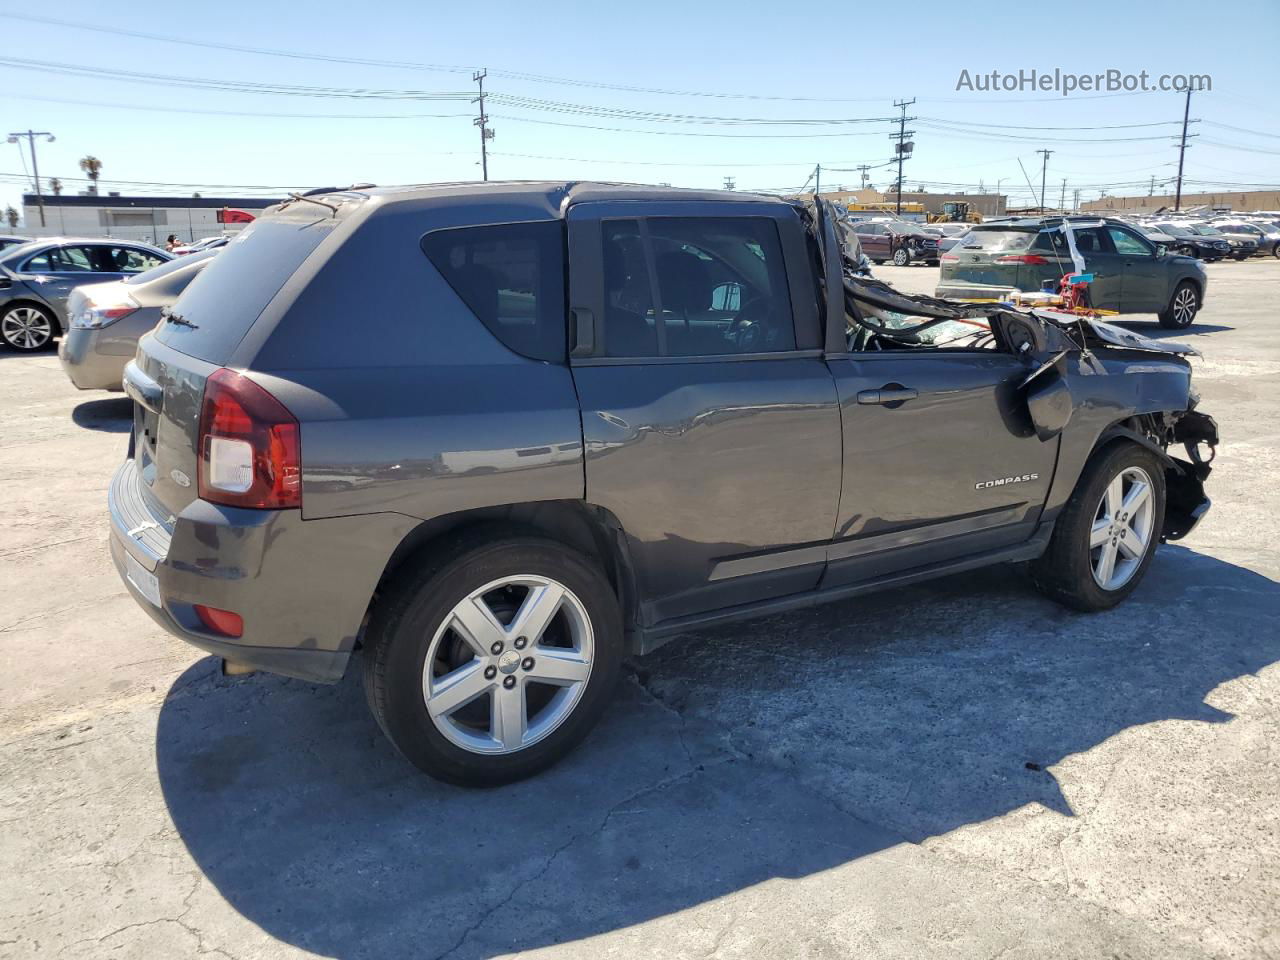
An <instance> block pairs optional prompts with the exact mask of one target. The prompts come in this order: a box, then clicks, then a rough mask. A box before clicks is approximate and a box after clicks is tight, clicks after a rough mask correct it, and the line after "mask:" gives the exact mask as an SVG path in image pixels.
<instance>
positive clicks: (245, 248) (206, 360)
mask: <svg viewBox="0 0 1280 960" xmlns="http://www.w3.org/2000/svg"><path fill="white" fill-rule="evenodd" d="M289 213H290V214H293V215H292V216H285V215H274V216H271V217H268V218H266V219H262V220H259V221H257V222H256V223H254V224H253V225H252V226H250V227H247V228H246V229H245V230H244V231H243V232H242V233H241V234H239V235H238V236H237V237H236V239H235V240H234V241H233V242H232V243H230V244H228V245H227V246H226V247H224V248H223V249H222V251H221V252H220V253H219V254H218V255H217V256H216V257H215V258H214V259H213V260H212V262H211V263H210V264H209V266H208V267H207V268H205V269H204V270H202V271H200V273H199V275H198V276H196V277H195V279H194V280H192V281H191V283H190V285H189V286H187V288H186V290H185V291H183V293H182V295H181V296H180V297H178V299H177V301H176V302H175V303H174V304H173V305H172V307H170V308H169V311H168V313H167V314H166V316H167V317H168V319H167V320H166V321H163V322H161V323H160V324H159V325H158V326H157V327H156V329H155V330H154V331H152V332H151V333H149V334H147V335H146V336H145V337H143V338H142V340H141V341H139V344H138V353H137V356H136V357H135V358H134V361H133V362H132V363H130V364H129V366H128V367H127V368H126V370H125V390H126V392H127V393H128V394H129V396H130V397H132V398H133V400H134V412H133V437H132V441H131V444H130V447H131V455H132V457H133V459H134V469H135V472H136V474H137V478H138V480H137V483H138V487H139V490H140V493H141V494H142V499H143V500H144V502H145V503H146V504H147V506H148V508H149V509H150V510H151V512H152V514H153V515H154V516H155V517H156V519H157V520H158V521H160V522H163V523H165V524H166V525H167V524H168V523H169V522H170V520H171V518H173V517H175V516H176V515H177V514H178V513H180V512H181V511H182V509H183V508H184V507H186V506H187V505H188V504H189V503H191V501H193V500H195V499H196V497H197V496H198V489H197V476H198V474H197V461H198V459H199V451H198V444H199V436H198V435H199V430H200V413H201V404H202V400H203V397H204V390H205V381H206V380H207V379H208V378H209V376H210V375H212V374H213V373H214V372H216V371H217V370H219V369H220V368H222V367H223V366H225V365H227V364H228V363H229V362H230V360H231V357H232V356H233V355H234V353H235V351H236V348H237V347H238V346H239V345H240V342H241V341H242V340H243V339H244V338H245V335H246V334H248V332H249V330H250V329H251V328H252V327H253V325H254V322H255V321H256V320H257V319H258V317H259V316H260V315H261V314H262V312H263V310H264V309H265V308H266V306H267V305H268V304H269V303H270V302H271V300H272V298H273V297H275V295H276V294H277V293H278V292H279V290H280V288H281V287H282V286H284V284H285V283H286V281H288V280H289V278H290V277H291V276H292V275H293V274H294V272H295V271H296V270H297V269H298V267H299V266H301V265H302V263H303V261H304V260H306V258H307V257H308V256H309V255H310V254H311V253H312V252H313V251H314V250H315V249H316V247H317V246H318V245H319V244H320V242H321V241H322V240H323V239H324V238H325V237H327V236H328V235H329V234H330V233H331V232H332V231H333V228H334V227H335V226H336V225H337V224H338V223H340V222H341V221H340V220H337V219H334V218H323V219H321V218H319V217H317V216H316V214H315V212H314V211H308V212H307V214H306V216H305V217H301V216H299V215H297V213H295V211H294V210H290V211H289Z"/></svg>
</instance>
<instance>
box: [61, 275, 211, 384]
mask: <svg viewBox="0 0 1280 960" xmlns="http://www.w3.org/2000/svg"><path fill="white" fill-rule="evenodd" d="M216 253H217V250H210V251H208V252H206V253H197V254H192V255H191V256H189V257H182V258H180V259H177V260H170V261H169V262H168V263H165V264H161V265H160V266H158V267H156V268H155V269H154V270H148V271H147V272H146V273H140V274H138V275H137V276H133V277H127V278H125V279H124V280H116V281H112V282H109V283H92V284H87V285H85V286H83V287H77V288H76V289H74V290H73V291H71V296H70V297H69V298H68V300H67V316H68V318H69V319H70V323H71V326H70V329H69V330H68V331H67V334H66V336H64V337H63V338H62V343H61V344H60V345H59V347H58V359H60V360H61V361H62V369H63V370H65V371H66V372H67V376H68V377H70V379H71V382H72V383H73V384H75V385H76V386H77V387H79V388H80V389H81V390H119V389H121V386H120V383H121V378H122V377H123V376H124V367H125V364H127V363H128V362H129V361H130V360H131V359H132V358H133V355H134V353H135V352H136V351H137V349H138V338H139V337H141V336H142V335H143V334H144V333H146V332H147V331H148V330H150V329H151V328H152V327H154V326H155V325H156V324H157V323H158V322H159V321H160V312H161V311H162V310H163V309H164V308H165V307H168V306H170V305H172V304H173V302H174V301H175V300H177V299H178V296H179V295H180V294H181V293H182V291H183V290H185V289H187V284H189V283H190V282H191V281H192V280H193V279H195V277H196V275H197V274H198V273H199V272H200V271H201V270H203V269H204V268H205V267H206V266H208V264H209V261H210V260H212V259H213V257H214V255H215V254H216Z"/></svg>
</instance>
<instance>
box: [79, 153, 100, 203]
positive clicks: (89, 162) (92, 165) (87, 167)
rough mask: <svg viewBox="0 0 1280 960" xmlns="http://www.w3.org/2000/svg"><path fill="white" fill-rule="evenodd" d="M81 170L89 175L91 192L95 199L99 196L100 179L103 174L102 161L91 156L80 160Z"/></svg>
mask: <svg viewBox="0 0 1280 960" xmlns="http://www.w3.org/2000/svg"><path fill="white" fill-rule="evenodd" d="M80 169H81V170H83V171H84V172H85V173H86V174H88V175H89V180H90V181H91V182H90V184H89V192H90V193H91V194H93V195H94V196H95V197H96V196H97V195H98V177H99V176H100V175H101V173H102V161H101V160H99V159H98V158H97V157H95V156H93V154H90V155H89V156H87V157H81V158H80Z"/></svg>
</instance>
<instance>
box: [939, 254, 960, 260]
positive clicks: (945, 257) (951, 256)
mask: <svg viewBox="0 0 1280 960" xmlns="http://www.w3.org/2000/svg"><path fill="white" fill-rule="evenodd" d="M938 259H939V260H959V259H960V257H959V256H957V255H956V254H954V253H944V254H943V255H942V256H940V257H939V258H938Z"/></svg>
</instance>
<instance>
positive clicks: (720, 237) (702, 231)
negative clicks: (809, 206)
mask: <svg viewBox="0 0 1280 960" xmlns="http://www.w3.org/2000/svg"><path fill="white" fill-rule="evenodd" d="M642 226H643V228H644V229H645V230H647V238H646V236H645V235H644V232H643V231H642V230H641V227H642ZM650 268H652V275H651V269H650ZM604 289H605V309H604V324H603V326H604V331H603V333H604V345H603V349H604V353H605V355H607V356H612V357H653V356H674V357H695V356H721V355H725V354H734V353H775V352H778V351H785V350H794V349H795V345H796V342H795V323H794V321H793V319H792V315H791V301H790V295H789V291H788V288H787V278H786V271H785V268H784V266H783V262H782V248H781V245H780V244H779V241H778V229H777V225H776V224H775V223H774V222H773V221H772V220H770V219H767V218H763V217H761V218H756V217H732V218H722V219H712V218H682V217H655V218H652V219H648V220H645V221H643V224H641V223H638V222H637V221H635V220H615V221H606V222H605V224H604ZM655 304H656V305H657V306H658V307H660V310H659V309H655Z"/></svg>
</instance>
